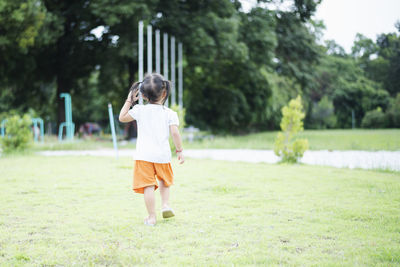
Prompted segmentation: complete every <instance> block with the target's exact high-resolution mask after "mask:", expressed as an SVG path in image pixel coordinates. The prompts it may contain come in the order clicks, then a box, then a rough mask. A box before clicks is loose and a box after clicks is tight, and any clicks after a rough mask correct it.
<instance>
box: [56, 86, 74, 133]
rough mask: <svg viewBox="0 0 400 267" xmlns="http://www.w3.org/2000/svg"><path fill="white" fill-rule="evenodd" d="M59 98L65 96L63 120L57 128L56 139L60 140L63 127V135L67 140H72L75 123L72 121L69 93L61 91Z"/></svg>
mask: <svg viewBox="0 0 400 267" xmlns="http://www.w3.org/2000/svg"><path fill="white" fill-rule="evenodd" d="M60 97H61V98H63V97H64V98H65V122H62V123H61V124H60V126H59V129H58V141H62V136H63V128H64V127H65V136H66V139H67V140H70V141H72V140H74V132H75V124H74V123H73V122H72V105H71V95H70V94H68V93H61V94H60Z"/></svg>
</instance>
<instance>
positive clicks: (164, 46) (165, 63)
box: [163, 33, 168, 107]
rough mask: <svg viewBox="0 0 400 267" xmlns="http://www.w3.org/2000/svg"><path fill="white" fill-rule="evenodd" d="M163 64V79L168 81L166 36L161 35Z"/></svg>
mask: <svg viewBox="0 0 400 267" xmlns="http://www.w3.org/2000/svg"><path fill="white" fill-rule="evenodd" d="M163 58H164V60H163V63H164V68H163V75H164V79H166V80H168V34H167V33H164V35H163ZM165 106H167V107H168V99H167V101H165Z"/></svg>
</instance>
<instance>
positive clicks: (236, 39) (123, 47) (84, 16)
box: [0, 0, 400, 133]
mask: <svg viewBox="0 0 400 267" xmlns="http://www.w3.org/2000/svg"><path fill="white" fill-rule="evenodd" d="M258 2H259V4H258V5H257V6H255V7H254V8H253V9H252V10H251V11H249V12H247V13H246V12H243V10H242V8H241V3H240V1H238V0H219V1H213V0H201V1H197V0H196V1H195V0H188V1H180V0H169V1H161V0H139V1H129V0H122V1H112V0H96V1H86V0H74V1H58V0H39V1H38V0H0V32H1V33H2V34H1V36H0V113H1V112H8V111H10V110H15V111H16V112H19V113H22V112H26V111H27V110H29V109H33V110H34V111H35V112H36V113H37V114H38V115H39V116H40V117H42V118H43V119H45V121H52V122H57V123H60V122H61V121H63V118H64V103H63V101H62V100H61V99H60V98H59V94H60V93H62V92H69V93H71V95H72V105H73V120H74V122H75V123H76V124H77V127H76V128H77V129H79V125H80V124H81V123H83V122H87V121H97V122H105V123H106V122H107V103H108V102H111V103H112V104H113V106H114V107H116V108H117V107H119V106H120V105H122V104H123V103H122V102H123V100H124V97H125V96H126V94H127V91H128V89H129V86H130V84H131V83H132V82H133V81H135V80H137V65H138V55H137V50H138V49H137V47H138V43H137V42H138V40H137V36H138V32H137V24H138V21H139V20H143V21H144V23H145V25H147V24H151V25H153V28H157V29H160V30H161V31H162V32H167V33H169V34H170V35H174V36H176V38H177V40H179V41H180V42H182V43H183V47H184V89H185V92H184V106H185V108H186V117H185V118H186V122H187V123H188V124H192V125H195V126H197V127H200V128H202V129H209V130H212V131H220V132H221V131H222V132H236V133H242V132H250V131H254V130H263V129H277V128H278V127H279V123H280V120H281V113H280V110H281V108H282V107H283V106H284V105H285V104H286V103H287V102H288V101H289V100H290V99H291V98H293V97H295V96H297V95H298V94H300V95H302V97H303V104H304V107H305V111H306V118H305V127H308V128H335V127H342V128H348V127H351V125H352V121H351V120H352V116H351V114H352V113H354V115H355V122H356V126H361V123H362V121H363V118H364V116H366V114H367V113H368V112H370V111H376V110H377V109H378V108H380V109H381V112H382V113H383V114H384V115H385V118H387V123H386V124H385V127H399V110H398V107H397V106H396V105H395V104H394V103H397V102H398V100H396V95H397V94H398V93H400V35H399V33H389V34H382V35H380V36H379V37H378V38H377V40H376V41H373V40H370V39H368V38H366V37H364V36H362V35H357V38H356V40H355V42H354V47H353V49H352V52H351V53H350V54H346V52H345V51H344V50H343V48H341V47H340V46H339V45H337V44H336V43H335V42H333V41H329V42H327V43H326V44H325V45H320V44H318V40H319V38H320V35H321V30H322V29H323V24H322V23H321V22H318V21H314V20H313V19H312V15H313V14H314V12H315V10H316V7H317V5H318V4H319V2H320V1H319V0H286V1H285V3H284V4H285V6H286V7H287V6H288V5H287V4H289V8H285V9H280V8H277V9H275V8H274V9H272V8H270V7H271V5H268V4H270V3H272V2H274V3H279V1H278V2H277V1H273V0H260V1H258ZM397 28H398V30H399V32H400V24H398V25H397ZM95 29H97V30H98V31H99V30H100V31H102V33H101V34H97V35H96V34H95V32H96V31H94V30H95ZM98 31H97V32H98ZM153 39H154V38H153ZM396 101H397V102H396ZM370 114H371V113H370ZM369 116H371V115H369ZM53 125H54V124H53ZM366 125H368V124H364V125H363V126H365V127H367V126H366Z"/></svg>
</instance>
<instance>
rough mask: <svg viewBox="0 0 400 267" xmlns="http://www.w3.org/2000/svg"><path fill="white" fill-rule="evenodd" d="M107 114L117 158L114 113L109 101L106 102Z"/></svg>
mask: <svg viewBox="0 0 400 267" xmlns="http://www.w3.org/2000/svg"><path fill="white" fill-rule="evenodd" d="M108 116H109V117H110V128H111V134H112V139H113V145H114V150H115V157H116V158H117V159H118V146H117V136H116V134H115V126H114V115H113V112H112V105H111V103H108Z"/></svg>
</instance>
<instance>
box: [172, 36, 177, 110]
mask: <svg viewBox="0 0 400 267" xmlns="http://www.w3.org/2000/svg"><path fill="white" fill-rule="evenodd" d="M171 83H172V88H171V106H173V105H175V104H176V96H175V37H173V36H172V37H171Z"/></svg>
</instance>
